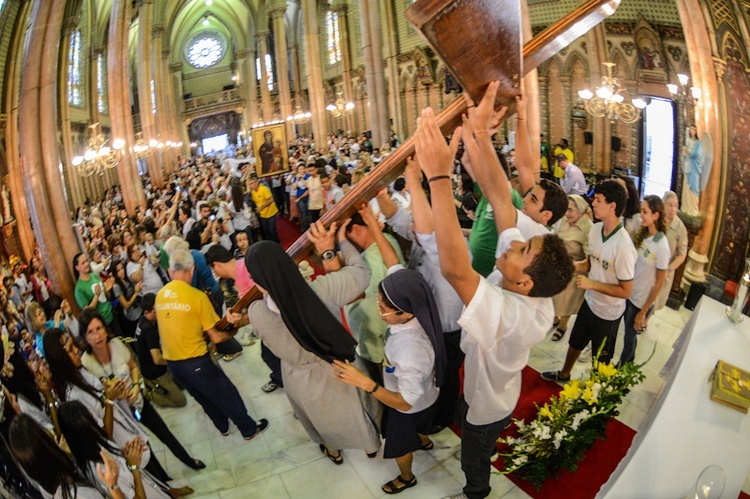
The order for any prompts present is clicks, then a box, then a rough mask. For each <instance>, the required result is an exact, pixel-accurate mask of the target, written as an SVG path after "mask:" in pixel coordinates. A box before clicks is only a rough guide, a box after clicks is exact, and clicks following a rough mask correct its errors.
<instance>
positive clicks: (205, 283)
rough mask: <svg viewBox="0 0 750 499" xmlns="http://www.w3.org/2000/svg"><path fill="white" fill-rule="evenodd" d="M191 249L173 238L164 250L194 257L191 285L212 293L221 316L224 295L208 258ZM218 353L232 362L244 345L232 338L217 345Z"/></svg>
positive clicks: (179, 238)
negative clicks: (180, 251)
mask: <svg viewBox="0 0 750 499" xmlns="http://www.w3.org/2000/svg"><path fill="white" fill-rule="evenodd" d="M189 247H190V245H189V244H188V242H187V241H185V240H184V239H183V238H181V237H179V236H172V237H170V238H169V239H168V240H167V242H166V243H164V246H163V247H162V250H163V251H164V253H166V255H167V256H169V257H171V256H172V254H174V252H175V251H177V250H179V249H183V250H186V251H189V253H190V254H191V255H192V256H193V263H194V265H195V271H194V272H193V280H192V281H190V284H192V286H193V287H194V288H196V289H199V290H201V291H205V292H210V296H211V303H212V304H213V307H214V311H215V312H216V313H217V314H221V313H222V309H223V307H224V295H223V294H222V292H221V289H220V288H219V283H218V282H216V279H214V276H213V273H212V272H211V269H210V268H209V266H208V265H207V264H206V258H205V257H204V256H203V253H201V252H200V251H198V250H193V249H189ZM216 353H217V354H218V355H220V356H221V358H222V359H223V360H224V361H226V362H230V361H232V360H234V359H236V358H237V357H238V356H239V355H241V354H242V345H240V343H239V342H238V341H237V340H235V339H234V338H230V339H229V340H227V341H225V342H223V343H217V344H216Z"/></svg>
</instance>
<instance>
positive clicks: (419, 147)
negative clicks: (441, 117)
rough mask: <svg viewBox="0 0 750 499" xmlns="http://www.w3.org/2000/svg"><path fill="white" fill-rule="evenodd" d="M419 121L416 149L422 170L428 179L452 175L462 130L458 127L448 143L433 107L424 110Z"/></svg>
mask: <svg viewBox="0 0 750 499" xmlns="http://www.w3.org/2000/svg"><path fill="white" fill-rule="evenodd" d="M417 123H418V125H417V134H416V136H415V140H416V141H415V151H416V153H417V157H418V158H419V165H420V167H421V168H422V171H424V173H425V175H427V178H428V179H430V178H434V177H437V176H442V175H450V174H451V173H452V170H453V158H455V156H456V150H457V149H458V143H459V140H460V138H461V132H460V130H458V129H456V131H455V132H454V133H453V137H452V138H451V143H450V145H449V144H446V142H445V138H444V137H443V132H441V131H440V127H439V126H438V124H437V119H436V118H435V113H434V112H433V110H432V108H431V107H428V108H426V109H423V110H422V117H421V118H419V120H418V122H417Z"/></svg>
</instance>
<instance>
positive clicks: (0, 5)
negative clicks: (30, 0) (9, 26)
mask: <svg viewBox="0 0 750 499" xmlns="http://www.w3.org/2000/svg"><path fill="white" fill-rule="evenodd" d="M3 7H5V0H0V10H3Z"/></svg>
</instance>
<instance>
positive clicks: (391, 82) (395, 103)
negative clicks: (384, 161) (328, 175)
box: [378, 0, 407, 147]
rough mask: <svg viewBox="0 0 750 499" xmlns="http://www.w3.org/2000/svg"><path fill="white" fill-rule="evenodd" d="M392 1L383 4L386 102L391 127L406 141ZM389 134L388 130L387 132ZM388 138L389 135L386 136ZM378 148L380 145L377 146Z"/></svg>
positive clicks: (388, 0)
mask: <svg viewBox="0 0 750 499" xmlns="http://www.w3.org/2000/svg"><path fill="white" fill-rule="evenodd" d="M393 3H394V2H393V0H387V1H386V2H385V5H384V7H385V22H384V23H383V36H384V38H385V61H386V69H385V70H386V74H387V75H388V102H389V105H390V109H391V113H392V114H391V116H392V117H393V127H394V131H395V132H396V134H397V135H398V136H399V137H400V138H401V140H402V141H403V140H406V136H407V130H406V129H405V128H404V126H403V123H404V106H403V103H402V100H401V89H400V88H399V78H398V53H399V50H398V33H397V32H396V27H397V24H396V10H395V6H394V4H393ZM389 132H390V130H389ZM388 137H389V138H390V133H389V135H388ZM378 147H380V144H379V145H378Z"/></svg>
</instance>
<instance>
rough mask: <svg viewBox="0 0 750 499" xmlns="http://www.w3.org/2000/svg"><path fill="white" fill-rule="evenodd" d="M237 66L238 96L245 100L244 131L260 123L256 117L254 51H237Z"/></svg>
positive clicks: (256, 94)
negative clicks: (238, 75)
mask: <svg viewBox="0 0 750 499" xmlns="http://www.w3.org/2000/svg"><path fill="white" fill-rule="evenodd" d="M237 64H238V65H239V71H240V95H242V98H243V99H245V109H244V111H243V112H242V121H243V124H242V126H243V128H244V129H245V130H248V129H250V127H251V126H252V125H254V124H255V123H257V122H259V121H260V116H258V83H257V79H256V76H255V50H238V51H237Z"/></svg>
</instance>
